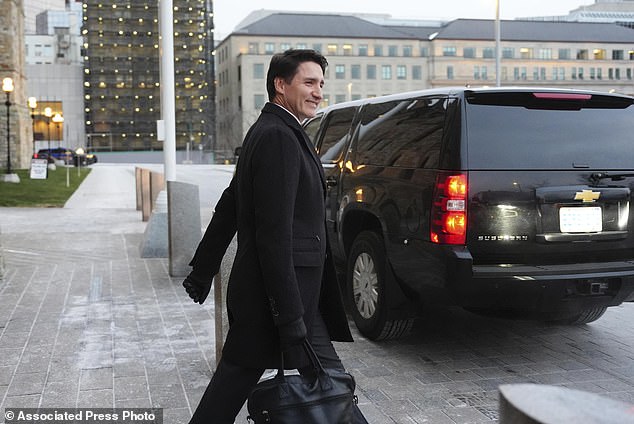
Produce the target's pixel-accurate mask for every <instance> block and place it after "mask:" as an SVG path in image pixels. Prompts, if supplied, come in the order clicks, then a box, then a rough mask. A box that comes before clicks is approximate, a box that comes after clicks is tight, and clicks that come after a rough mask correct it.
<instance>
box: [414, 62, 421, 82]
mask: <svg viewBox="0 0 634 424" xmlns="http://www.w3.org/2000/svg"><path fill="white" fill-rule="evenodd" d="M412 79H414V80H422V79H423V68H422V67H421V66H420V65H414V66H412Z"/></svg>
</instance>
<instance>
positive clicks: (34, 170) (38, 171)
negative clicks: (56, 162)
mask: <svg viewBox="0 0 634 424" xmlns="http://www.w3.org/2000/svg"><path fill="white" fill-rule="evenodd" d="M47 171H48V159H31V179H32V180H45V179H46V178H47Z"/></svg>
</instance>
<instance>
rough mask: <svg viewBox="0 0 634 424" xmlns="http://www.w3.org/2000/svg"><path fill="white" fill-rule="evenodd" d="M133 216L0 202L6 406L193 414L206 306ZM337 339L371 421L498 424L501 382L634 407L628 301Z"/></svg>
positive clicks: (456, 313)
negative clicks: (559, 315) (594, 316)
mask: <svg viewBox="0 0 634 424" xmlns="http://www.w3.org/2000/svg"><path fill="white" fill-rule="evenodd" d="M139 214H140V213H139V212H137V211H135V210H134V209H127V208H121V209H108V210H105V209H41V210H38V209H14V208H0V227H1V231H2V235H1V237H2V242H1V245H2V248H3V249H4V256H5V267H6V275H5V278H4V281H3V282H1V283H0V306H1V307H0V410H2V411H4V408H6V407H38V406H39V407H56V408H62V407H91V408H96V407H150V406H153V407H161V408H165V409H164V416H165V423H168V424H171V423H186V422H187V420H188V418H189V416H190V415H191V412H192V410H193V408H195V406H196V404H197V402H198V400H199V398H200V396H201V395H202V392H203V391H204V388H205V387H206V385H207V383H208V381H209V378H210V376H211V374H212V370H213V364H214V363H215V362H214V361H215V358H214V340H213V335H214V323H213V314H214V307H213V304H208V305H204V306H202V307H201V306H198V305H195V304H193V303H191V302H190V301H189V299H188V298H187V296H186V295H185V294H184V293H183V291H182V290H181V287H180V279H173V278H170V277H169V275H168V264H167V261H166V260H165V259H142V258H140V257H139V244H140V241H141V236H142V231H143V229H144V224H142V223H141V221H140V215H139ZM86 229H89V230H88V231H87V230H86ZM336 348H337V350H338V352H339V354H340V356H341V357H342V359H343V362H344V365H346V367H347V368H348V370H349V371H351V372H352V373H353V374H354V375H355V377H356V379H357V384H358V395H359V398H360V406H361V409H362V410H363V411H364V412H365V414H366V415H367V417H368V420H369V422H370V423H372V424H383V423H386V424H387V423H390V424H391V423H434V424H436V423H438V424H445V423H447V424H449V423H488V422H495V421H496V419H497V403H498V392H497V387H498V386H499V385H500V384H508V383H529V382H530V383H543V384H554V385H562V386H566V387H570V388H575V389H580V390H585V391H589V392H593V393H598V394H602V395H606V396H608V397H611V398H614V399H618V400H622V401H626V402H629V403H634V304H632V303H628V304H625V305H623V306H621V307H617V308H612V309H610V310H609V311H608V312H607V313H606V314H605V315H604V317H603V318H602V319H600V320H599V321H597V322H596V323H593V324H590V325H586V326H581V327H576V328H571V327H565V326H556V325H547V324H543V323H536V322H531V321H522V320H519V321H512V320H507V319H503V318H488V317H481V316H477V315H473V314H471V313H468V312H465V311H463V310H461V309H458V308H444V309H443V308H435V309H434V310H428V311H426V312H425V313H424V315H423V317H422V319H421V320H420V321H419V322H418V323H417V325H416V326H415V327H414V331H413V334H412V335H411V336H409V337H407V338H405V339H402V340H399V341H390V342H382V343H374V342H370V341H368V340H365V339H363V338H362V337H361V336H359V335H358V334H356V342H355V343H352V344H349V343H337V345H336ZM0 422H2V418H0ZM237 422H240V423H246V414H245V413H244V411H243V412H242V413H241V415H240V416H239V418H238V420H237Z"/></svg>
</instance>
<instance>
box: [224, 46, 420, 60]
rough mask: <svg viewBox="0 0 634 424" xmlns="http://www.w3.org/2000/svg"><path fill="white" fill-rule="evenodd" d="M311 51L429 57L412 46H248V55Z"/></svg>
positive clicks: (356, 54)
mask: <svg viewBox="0 0 634 424" xmlns="http://www.w3.org/2000/svg"><path fill="white" fill-rule="evenodd" d="M309 48H310V49H313V50H315V51H318V52H320V53H322V54H324V55H327V56H376V57H382V56H387V57H413V56H423V57H426V56H429V48H427V47H414V46H413V45H399V44H389V45H384V44H352V43H344V44H337V43H326V44H322V43H312V44H310V45H309V44H308V43H303V42H299V43H295V44H292V43H288V42H281V43H274V42H264V43H260V42H256V41H254V42H250V43H249V44H248V53H249V54H252V55H253V54H275V53H279V52H283V51H286V50H289V49H309ZM219 55H220V57H219V60H220V62H221V63H222V62H223V61H224V60H226V59H227V51H226V48H225V49H222V50H221V51H220V52H219Z"/></svg>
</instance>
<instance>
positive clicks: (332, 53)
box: [328, 44, 337, 56]
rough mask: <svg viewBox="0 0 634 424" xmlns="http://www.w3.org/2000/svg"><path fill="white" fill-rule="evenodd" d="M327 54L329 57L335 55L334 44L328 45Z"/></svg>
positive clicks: (335, 47)
mask: <svg viewBox="0 0 634 424" xmlns="http://www.w3.org/2000/svg"><path fill="white" fill-rule="evenodd" d="M328 54H329V55H330V56H334V55H336V54H337V45H336V44H328Z"/></svg>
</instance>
